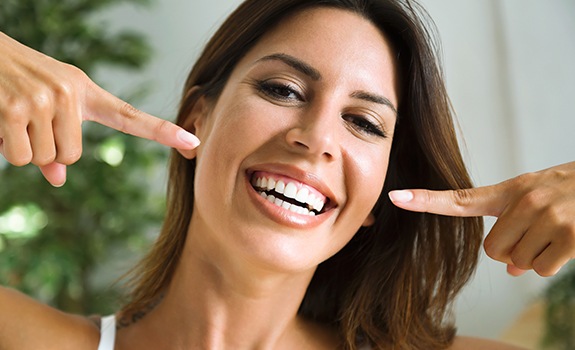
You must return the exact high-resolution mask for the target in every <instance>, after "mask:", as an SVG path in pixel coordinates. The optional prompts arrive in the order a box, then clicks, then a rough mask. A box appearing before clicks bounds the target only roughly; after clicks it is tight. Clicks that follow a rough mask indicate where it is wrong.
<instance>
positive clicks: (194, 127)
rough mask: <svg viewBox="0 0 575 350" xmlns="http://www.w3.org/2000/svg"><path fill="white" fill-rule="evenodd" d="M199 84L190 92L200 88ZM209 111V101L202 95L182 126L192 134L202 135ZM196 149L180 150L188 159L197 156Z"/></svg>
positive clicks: (190, 92) (191, 92) (199, 136)
mask: <svg viewBox="0 0 575 350" xmlns="http://www.w3.org/2000/svg"><path fill="white" fill-rule="evenodd" d="M199 89H200V87H199V86H194V87H193V88H192V89H190V91H189V92H188V94H193V93H194V92H196V91H197V90H199ZM208 113H209V107H208V103H207V101H206V98H205V96H204V95H202V96H200V97H199V98H198V99H197V101H196V102H195V103H194V106H193V107H192V110H191V112H190V114H188V116H187V117H186V119H185V120H184V122H183V123H182V125H181V126H182V127H183V128H184V129H186V130H187V131H189V132H191V133H192V134H194V135H196V136H197V137H198V138H200V140H201V137H202V126H203V124H204V120H205V119H206V117H207V115H208ZM196 150H197V149H193V150H180V149H178V152H179V153H180V154H181V155H182V156H184V157H185V158H187V159H192V158H195V156H196Z"/></svg>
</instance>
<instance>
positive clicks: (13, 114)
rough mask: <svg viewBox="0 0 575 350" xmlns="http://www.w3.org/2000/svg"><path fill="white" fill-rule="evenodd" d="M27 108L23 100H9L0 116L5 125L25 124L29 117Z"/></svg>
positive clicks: (27, 105)
mask: <svg viewBox="0 0 575 350" xmlns="http://www.w3.org/2000/svg"><path fill="white" fill-rule="evenodd" d="M29 107H30V106H29V104H28V103H27V102H26V101H25V100H24V99H21V98H18V99H10V100H9V101H7V103H6V105H5V106H4V107H3V113H1V115H0V116H1V117H2V119H3V120H4V122H5V123H6V124H7V125H20V124H27V123H28V118H29V117H30V113H29V112H28V110H29Z"/></svg>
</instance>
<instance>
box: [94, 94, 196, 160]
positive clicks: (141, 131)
mask: <svg viewBox="0 0 575 350" xmlns="http://www.w3.org/2000/svg"><path fill="white" fill-rule="evenodd" d="M90 85H91V86H90V87H89V88H88V89H87V91H86V94H87V96H86V106H87V109H88V110H87V111H84V119H85V120H89V121H94V122H96V123H99V124H102V125H106V126H108V127H110V128H113V129H116V130H119V131H122V132H124V133H126V134H130V135H134V136H137V137H142V138H145V139H148V140H152V141H156V142H159V143H161V144H163V145H166V146H169V147H174V148H177V149H182V150H189V149H193V148H196V147H197V146H198V145H199V144H200V140H199V139H198V138H197V137H196V136H195V135H193V134H191V133H190V132H188V131H186V130H185V129H183V128H181V127H179V126H177V125H175V124H173V123H170V122H169V121H167V120H164V119H161V118H157V117H154V116H152V115H150V114H147V113H145V112H142V111H140V110H138V109H136V108H134V107H133V106H132V105H130V104H129V103H127V102H124V101H122V100H120V99H119V98H117V97H115V96H114V95H112V94H111V93H109V92H107V91H106V90H104V89H102V88H100V87H99V86H97V85H96V84H94V83H92V84H90Z"/></svg>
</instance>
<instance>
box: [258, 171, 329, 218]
mask: <svg viewBox="0 0 575 350" xmlns="http://www.w3.org/2000/svg"><path fill="white" fill-rule="evenodd" d="M251 184H252V187H253V188H254V189H255V190H256V191H257V192H258V193H259V195H260V196H262V197H263V198H264V199H266V200H267V201H268V202H270V203H272V204H274V205H275V206H278V207H281V208H283V209H286V210H289V211H291V212H294V213H296V214H300V215H307V216H316V215H319V214H322V213H323V211H322V210H324V208H325V207H326V203H328V202H329V198H327V197H326V196H324V195H323V194H321V193H320V192H319V191H318V190H316V189H315V188H313V187H311V186H308V185H306V184H304V183H301V182H298V181H295V180H290V179H287V178H280V177H279V176H276V175H271V174H264V173H261V172H256V173H254V174H253V176H252V178H251Z"/></svg>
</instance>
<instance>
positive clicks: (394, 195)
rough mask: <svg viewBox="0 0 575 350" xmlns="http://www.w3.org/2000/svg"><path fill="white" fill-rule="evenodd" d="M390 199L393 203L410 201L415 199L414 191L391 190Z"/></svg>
mask: <svg viewBox="0 0 575 350" xmlns="http://www.w3.org/2000/svg"><path fill="white" fill-rule="evenodd" d="M388 195H389V199H390V200H391V201H392V202H393V203H399V204H401V203H409V202H411V201H412V200H413V197H414V195H413V191H409V190H395V191H390V192H389V194H388Z"/></svg>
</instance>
